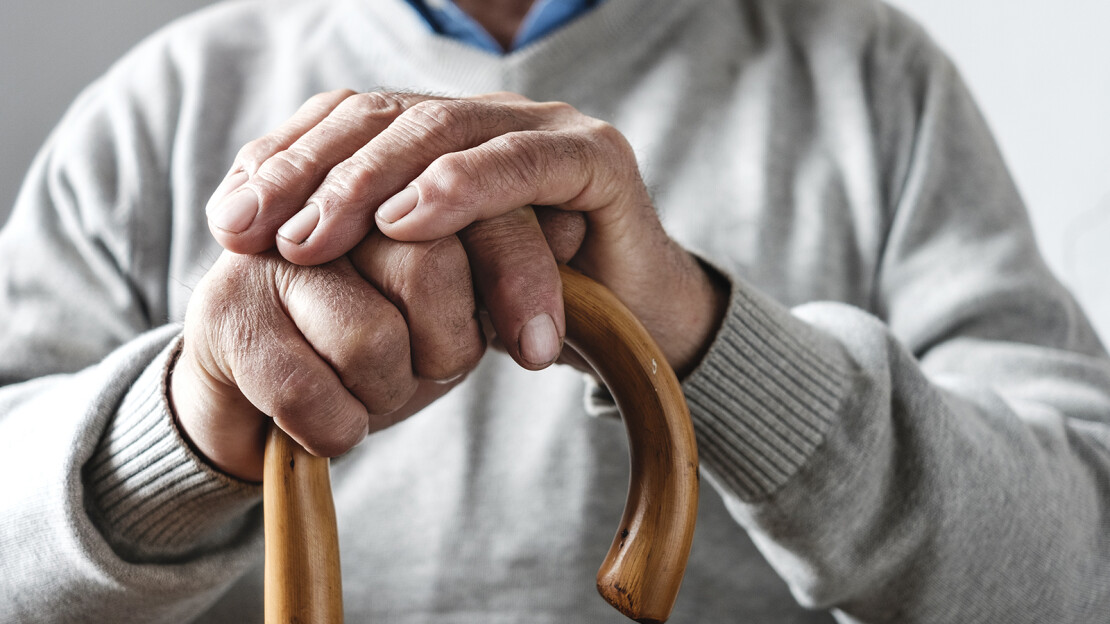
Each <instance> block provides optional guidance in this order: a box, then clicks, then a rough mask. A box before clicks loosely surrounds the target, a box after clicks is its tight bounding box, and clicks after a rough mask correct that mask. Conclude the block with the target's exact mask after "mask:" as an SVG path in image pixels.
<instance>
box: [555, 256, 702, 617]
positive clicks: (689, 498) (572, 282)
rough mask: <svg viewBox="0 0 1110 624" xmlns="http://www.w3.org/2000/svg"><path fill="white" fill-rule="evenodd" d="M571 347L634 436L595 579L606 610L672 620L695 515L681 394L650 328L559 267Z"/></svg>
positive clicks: (692, 447) (691, 450)
mask: <svg viewBox="0 0 1110 624" xmlns="http://www.w3.org/2000/svg"><path fill="white" fill-rule="evenodd" d="M560 270H561V273H562V278H563V300H564V301H565V302H566V315H567V343H568V344H569V345H570V346H571V347H573V348H574V350H575V351H577V352H578V353H579V354H580V355H582V357H583V358H585V360H586V361H587V362H589V364H590V366H592V367H593V369H594V370H595V371H596V372H597V374H598V376H599V377H601V379H602V380H603V381H604V382H605V385H606V386H608V387H609V390H610V392H611V393H612V395H613V398H614V400H615V401H616V403H617V407H618V408H619V409H620V413H621V418H622V419H623V420H624V424H625V428H626V429H627V432H628V447H629V460H630V462H631V473H630V477H629V483H628V500H627V501H626V502H625V506H624V515H623V517H622V518H621V524H620V526H619V527H618V528H617V534H616V537H614V538H613V544H612V546H610V548H609V553H608V555H606V557H605V561H604V562H602V564H601V569H600V570H599V571H598V573H597V589H598V592H600V593H601V595H602V597H603V598H605V600H606V601H608V602H609V604H611V605H613V606H614V607H615V608H616V609H617V610H618V611H620V612H621V613H623V614H625V615H626V616H628V617H629V618H632V619H633V620H636V621H638V622H664V621H666V619H667V618H668V617H669V616H670V613H671V609H672V608H673V607H674V601H675V599H676V598H677V597H678V590H679V587H680V585H681V584H682V577H683V574H684V573H685V572H686V560H687V558H688V557H689V555H690V544H691V542H692V541H693V538H694V524H695V521H696V519H697V510H698V452H697V445H696V443H695V441H694V431H693V426H692V424H691V422H690V413H689V411H688V409H687V407H686V400H685V397H684V396H683V394H682V388H681V386H680V385H679V383H678V379H677V378H676V377H675V374H674V371H672V370H671V368H670V366H669V365H668V364H667V360H666V358H665V357H664V356H663V352H662V351H661V350H660V349H659V346H658V345H656V344H655V341H654V340H652V338H651V335H650V334H649V333H648V332H647V330H646V329H645V328H644V326H643V325H641V324H640V322H639V321H638V320H637V319H636V317H635V316H633V315H632V313H631V312H629V311H628V308H626V307H625V306H624V304H622V303H621V302H620V301H619V300H617V298H616V297H615V296H614V295H613V294H612V293H611V292H609V290H608V289H606V288H604V287H602V286H601V285H599V284H598V283H597V282H594V281H593V280H591V279H589V278H587V277H585V276H583V275H582V274H580V273H577V272H576V271H574V270H573V269H569V268H567V267H561V269H560Z"/></svg>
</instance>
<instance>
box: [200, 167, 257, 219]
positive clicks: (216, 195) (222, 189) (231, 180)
mask: <svg viewBox="0 0 1110 624" xmlns="http://www.w3.org/2000/svg"><path fill="white" fill-rule="evenodd" d="M249 178H250V176H248V175H247V172H246V171H243V170H242V169H236V170H235V171H232V172H230V173H228V174H227V177H226V178H224V181H223V182H220V185H219V186H217V187H216V190H214V191H212V199H211V200H209V202H208V206H207V211H208V214H209V216H211V215H212V212H213V210H214V208H215V207H216V206H218V205H219V203H220V201H221V200H223V198H225V197H227V194H228V193H230V192H232V191H234V190H235V189H237V188H239V187H240V186H243V184H244V183H245V182H246V181H247V180H248V179H249Z"/></svg>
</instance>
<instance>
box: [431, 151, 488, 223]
mask: <svg viewBox="0 0 1110 624" xmlns="http://www.w3.org/2000/svg"><path fill="white" fill-rule="evenodd" d="M476 164H477V163H475V158H474V155H473V154H471V153H469V152H454V153H451V154H447V155H444V156H440V157H439V158H437V159H436V160H435V161H434V162H432V164H431V166H429V167H428V169H427V170H426V171H425V175H427V176H428V177H429V178H430V179H431V180H432V181H433V182H434V184H433V185H432V187H431V188H426V187H425V188H421V200H422V201H427V202H432V203H435V204H436V205H437V207H438V208H442V209H445V210H460V211H461V210H465V209H466V207H468V206H470V205H471V204H473V203H474V202H475V200H477V198H478V196H479V194H480V191H481V188H482V186H483V185H482V184H481V178H482V176H481V174H480V173H479V171H480V169H479V168H478V167H476V166H475V165H476ZM425 193H427V197H425V196H424V195H425Z"/></svg>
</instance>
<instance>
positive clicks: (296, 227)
mask: <svg viewBox="0 0 1110 624" xmlns="http://www.w3.org/2000/svg"><path fill="white" fill-rule="evenodd" d="M318 223H320V209H319V208H318V207H317V206H316V204H308V205H307V206H305V207H304V208H301V211H300V212H298V213H297V214H295V215H293V217H292V218H290V219H289V220H288V221H286V222H285V224H284V225H282V226H281V227H280V228H278V231H277V233H278V236H280V237H282V238H284V239H285V240H287V241H289V242H291V243H294V244H296V245H300V244H301V243H303V242H305V241H306V240H308V237H309V236H311V235H312V230H315V229H316V225H317V224H318Z"/></svg>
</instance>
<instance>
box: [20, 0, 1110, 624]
mask: <svg viewBox="0 0 1110 624" xmlns="http://www.w3.org/2000/svg"><path fill="white" fill-rule="evenodd" d="M376 86H386V87H401V88H409V89H419V90H430V91H436V92H443V93H450V94H467V93H477V92H487V91H494V90H510V91H517V92H520V93H523V94H525V95H527V96H529V97H531V98H534V99H544V100H546V99H556V100H564V101H567V102H570V103H571V104H573V105H574V106H576V107H578V108H579V109H580V110H582V111H583V112H585V113H587V114H590V115H593V116H596V117H599V118H601V119H604V120H607V121H609V122H611V123H613V124H614V125H615V126H616V127H617V128H618V129H620V130H621V131H623V132H624V133H625V134H626V136H627V137H628V138H629V140H630V141H631V143H632V144H633V146H634V147H635V148H636V151H637V154H638V156H639V159H640V164H641V167H642V168H643V173H644V177H645V179H646V181H647V183H648V184H649V187H650V188H651V189H652V190H653V194H654V197H655V199H656V203H657V206H658V209H659V211H660V214H661V217H662V219H663V221H664V225H665V226H666V227H667V228H668V230H669V231H670V233H671V234H672V236H674V237H675V238H676V239H677V240H679V241H680V242H681V243H682V244H684V245H685V246H686V247H687V248H689V249H691V250H693V251H695V252H696V253H698V254H700V255H701V256H702V257H703V258H706V259H707V260H708V261H709V262H711V263H713V264H714V265H716V266H717V267H719V268H720V269H721V271H722V272H724V273H725V274H726V275H728V276H729V278H730V280H731V282H732V292H731V301H730V308H729V312H728V315H727V318H726V319H725V321H724V325H723V327H722V328H721V330H720V332H719V335H717V336H716V338H715V340H714V342H713V345H712V347H711V350H710V352H709V353H708V355H707V356H706V357H705V359H704V361H703V362H702V363H701V365H700V366H699V367H698V368H697V370H695V371H694V372H693V373H692V374H691V375H690V376H689V377H688V378H687V379H685V380H684V389H685V392H686V395H687V398H688V400H689V403H690V407H691V411H692V417H693V421H694V427H695V430H696V432H697V435H698V443H699V448H700V454H701V460H702V476H703V477H704V478H703V483H704V484H706V485H707V486H708V487H704V488H703V495H702V499H703V500H702V503H701V509H700V517H699V521H698V528H697V534H696V537H695V543H694V547H693V552H692V555H691V560H690V565H689V568H688V572H687V576H686V581H685V583H684V586H683V590H682V593H681V594H680V596H679V600H678V605H677V607H676V611H675V614H674V616H673V619H672V621H674V622H707V623H708V622H713V623H716V622H731V621H736V622H752V623H755V622H768V623H772V622H773V623H783V622H828V621H831V620H832V619H834V618H835V619H837V620H839V621H842V622H930V623H938V622H952V623H960V624H967V623H973V622H1007V623H1011V622H1030V623H1032V622H1038V623H1043V622H1053V623H1070V622H1107V621H1110V615H1108V614H1110V526H1108V520H1107V518H1110V361H1108V360H1107V357H1106V354H1105V353H1104V350H1103V347H1102V346H1101V345H1100V343H1099V341H1098V339H1097V338H1096V336H1095V334H1094V333H1093V331H1092V329H1091V328H1090V326H1089V325H1088V323H1087V322H1086V320H1085V319H1084V317H1083V314H1082V312H1081V311H1080V310H1079V309H1078V308H1077V307H1076V305H1075V303H1074V302H1073V301H1072V299H1071V297H1070V296H1069V295H1068V293H1066V292H1065V291H1064V289H1063V288H1062V287H1061V286H1060V285H1059V284H1058V283H1057V281H1056V280H1055V279H1054V278H1053V277H1052V276H1051V275H1050V274H1049V272H1048V271H1047V269H1046V268H1045V266H1044V264H1043V262H1042V261H1041V259H1040V257H1039V256H1038V253H1037V250H1036V248H1035V244H1034V241H1033V237H1032V235H1031V232H1030V229H1029V224H1028V223H1027V219H1026V217H1025V215H1024V213H1023V208H1022V203H1021V199H1020V198H1019V196H1018V194H1017V193H1016V191H1015V189H1014V186H1013V184H1012V183H1011V181H1010V179H1009V177H1008V174H1007V172H1006V169H1005V166H1004V165H1003V162H1002V159H1001V157H1000V155H999V154H998V151H997V149H996V148H995V146H994V143H993V142H992V139H991V137H990V135H989V132H988V130H987V128H986V126H985V124H984V122H983V120H982V119H981V118H980V116H979V114H978V112H977V110H976V108H975V106H974V105H973V103H972V102H971V100H970V98H969V97H968V94H967V91H966V90H965V88H964V87H963V86H962V84H961V82H960V80H959V78H958V76H957V75H956V72H955V71H954V69H953V67H952V65H951V64H950V63H949V62H948V61H947V60H946V59H945V58H944V56H943V55H942V54H941V53H940V52H938V51H937V49H936V48H935V47H934V45H933V44H932V43H931V42H930V41H929V40H928V39H927V37H925V36H924V35H923V34H922V33H921V32H920V30H919V29H918V28H917V27H916V26H914V25H913V24H911V23H909V22H908V21H907V20H906V18H904V17H903V16H901V15H899V14H897V13H896V12H894V11H892V10H891V9H889V8H887V7H884V6H881V5H879V4H876V3H875V2H872V1H871V0H837V1H836V2H829V1H824V0H609V1H608V2H606V3H605V4H603V5H602V6H601V7H600V8H598V9H596V10H594V11H592V12H591V13H589V14H588V15H587V16H586V17H584V18H582V19H579V20H577V21H575V22H574V23H572V24H571V25H569V26H567V27H566V28H564V29H562V30H560V31H558V32H557V33H555V34H554V35H552V36H550V37H548V38H546V39H544V40H543V41H540V42H538V43H536V44H534V45H531V46H529V47H527V48H525V49H523V50H520V51H518V52H516V53H513V54H510V55H508V56H505V57H497V56H492V55H488V54H485V53H483V52H480V51H478V50H474V49H470V48H468V47H465V46H463V45H461V44H458V43H456V42H453V41H451V40H448V39H444V38H440V37H437V36H434V35H432V34H430V33H429V32H428V31H427V29H426V28H425V27H424V25H423V24H422V23H421V22H420V21H419V19H418V17H417V16H416V15H415V14H413V13H412V11H411V9H410V8H409V7H408V5H406V4H405V3H404V2H402V1H401V0H374V1H369V0H363V1H356V0H333V1H321V2H310V1H306V0H279V1H276V2H273V1H271V2H262V1H261V0H249V1H247V2H234V3H228V4H221V5H217V6H215V7H213V8H211V9H209V10H206V11H204V12H202V13H201V14H198V15H196V16H193V17H190V18H187V19H185V20H183V21H180V22H178V23H176V24H174V25H172V26H170V27H169V28H168V29H166V30H164V31H162V32H160V33H158V34H157V35H155V36H154V37H152V38H151V39H149V40H148V41H146V42H145V43H143V44H141V45H140V46H139V47H138V48H137V49H136V50H135V51H134V52H132V53H131V54H129V55H128V56H127V57H126V58H125V59H124V60H122V61H121V62H120V63H119V64H117V65H116V66H115V67H114V68H113V69H112V70H111V71H110V72H109V73H108V74H107V75H106V76H105V77H104V78H103V79H101V80H100V81H98V82H97V83H96V84H94V85H93V86H91V87H90V88H89V89H88V90H87V91H86V92H85V93H84V94H83V95H82V96H81V97H80V99H79V100H78V101H77V102H76V103H75V104H74V105H73V107H72V109H71V110H70V111H69V113H68V114H67V115H66V117H65V119H64V120H63V121H62V123H61V125H60V126H59V127H58V129H57V131H56V132H55V133H54V134H53V135H52V137H51V138H50V140H49V142H48V144H47V145H46V147H45V148H44V149H43V151H42V153H41V154H40V155H39V157H38V158H37V160H36V161H35V163H34V165H33V168H32V170H31V172H30V174H29V176H28V179H27V182H26V185H25V186H24V188H23V191H22V193H21V195H20V196H19V200H18V205H17V206H16V207H15V211H14V213H13V215H12V217H11V220H10V222H9V223H8V225H7V227H6V228H5V229H4V230H3V232H2V234H0V384H3V387H2V388H0V621H2V622H54V621H65V622H78V621H81V622H85V621H87V622H183V621H188V620H191V619H196V620H198V621H202V622H242V621H259V620H260V615H259V613H260V608H261V604H262V598H261V593H260V586H261V577H260V559H261V548H260V545H261V544H260V510H259V505H258V502H259V496H260V493H259V488H258V487H257V486H254V485H252V484H246V483H241V482H238V481H235V480H233V479H230V478H228V477H226V476H224V475H221V474H219V473H217V472H215V471H213V470H211V469H210V468H208V467H207V466H206V464H205V463H204V462H203V461H202V460H200V459H198V458H197V457H195V456H194V455H193V454H192V453H191V452H190V450H189V448H188V446H187V445H186V444H184V443H183V442H182V440H181V437H180V435H179V434H178V433H177V431H176V430H175V428H174V423H173V421H172V418H171V416H170V414H169V412H168V410H167V408H166V403H165V399H164V398H163V388H162V386H163V383H164V377H165V370H166V369H167V366H168V365H169V364H168V363H169V362H171V361H172V360H171V355H172V353H173V352H174V349H175V348H176V346H177V339H176V338H177V336H178V335H179V334H180V326H179V324H178V323H179V322H180V319H181V317H182V315H183V313H184V309H185V305H186V303H187V301H188V299H189V295H190V287H191V285H192V284H195V283H196V281H197V280H198V279H199V278H200V277H201V275H203V274H204V272H205V270H206V267H207V266H208V265H209V264H210V263H211V262H212V261H213V260H214V258H215V257H216V255H217V252H218V247H217V246H216V244H215V243H214V242H213V241H212V240H211V238H210V236H209V234H208V232H207V228H206V223H205V217H204V211H203V206H204V204H205V202H206V200H207V197H208V195H209V194H210V193H211V191H212V189H213V188H214V187H215V186H216V184H217V183H218V182H219V181H220V179H221V178H222V177H223V174H224V172H225V171H226V169H227V167H228V166H229V164H230V162H231V160H232V158H233V156H234V154H235V152H236V150H237V149H238V148H239V147H240V146H241V145H242V144H243V143H245V142H246V141H248V140H250V139H252V138H255V137H257V136H259V135H261V134H263V133H265V132H266V131H268V130H269V129H270V128H272V127H273V126H274V125H276V124H277V123H278V122H280V121H281V120H283V119H284V118H285V117H287V116H288V115H289V114H290V113H291V112H292V111H293V110H294V109H295V108H296V107H297V106H298V105H299V104H300V103H301V102H302V101H304V100H305V99H306V98H307V97H309V96H310V95H312V94H313V93H316V92H319V91H323V90H328V89H333V88H339V87H351V88H355V89H368V88H372V87H376ZM584 394H589V388H588V386H587V384H586V383H585V382H584V381H583V379H582V377H581V376H580V375H579V374H577V373H575V372H571V371H569V370H566V369H557V370H549V371H545V372H542V373H529V372H526V371H524V370H521V369H518V368H517V367H516V366H515V365H514V364H513V363H512V362H511V361H509V360H508V359H507V358H505V357H503V356H499V355H496V354H490V355H488V356H487V357H486V358H485V359H484V361H483V362H482V363H481V365H480V366H479V368H478V370H477V371H475V373H474V374H473V375H472V376H471V377H470V379H469V380H468V381H467V382H466V383H465V384H464V385H463V386H461V387H459V388H458V389H457V390H455V391H453V392H452V393H451V394H449V395H448V396H447V397H445V398H443V399H441V400H440V401H438V402H437V403H435V404H434V405H432V406H431V407H429V408H427V409H426V410H424V411H423V412H422V413H420V414H418V415H417V416H415V417H413V418H412V419H410V420H408V421H406V422H404V423H402V424H400V425H397V426H395V427H393V428H391V429H388V430H386V431H383V432H381V433H378V434H374V435H373V436H371V437H370V438H368V439H367V440H366V441H365V442H364V443H363V444H362V445H361V446H359V447H358V448H357V449H356V450H354V451H353V452H351V453H349V454H348V455H347V456H345V457H343V458H341V459H339V460H338V461H336V462H335V464H334V475H333V476H334V483H335V496H336V504H337V507H338V513H339V527H340V534H341V535H340V540H341V546H342V551H343V572H344V597H345V603H346V608H347V617H348V620H349V621H351V622H365V621H376V622H397V623H416V622H437V623H470V622H473V623H478V622H481V623H484V624H498V623H502V622H505V623H508V622H514V623H516V622H529V623H540V624H544V623H565V622H618V621H621V619H622V617H621V616H620V615H619V614H617V613H616V612H615V611H613V610H612V609H610V608H609V607H608V606H607V605H605V604H604V603H603V602H602V601H601V599H600V598H598V597H597V596H596V595H595V593H594V588H593V575H594V573H595V571H596V568H597V565H598V564H599V563H600V561H601V558H602V557H603V555H604V553H605V551H606V549H607V546H608V543H609V541H610V540H611V539H612V532H613V530H614V528H615V527H616V526H617V521H618V518H619V516H620V511H621V509H620V507H621V504H622V502H623V500H624V494H625V489H626V486H627V476H628V467H627V451H626V448H625V443H624V433H623V430H622V425H621V424H620V423H619V421H617V420H616V419H614V418H610V417H608V415H607V413H606V412H607V410H605V409H599V410H593V411H595V412H597V413H596V414H592V415H591V414H589V413H588V412H589V411H591V410H588V409H587V407H586V406H587V403H585V402H584V401H583V396H584ZM603 407H604V406H603Z"/></svg>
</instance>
